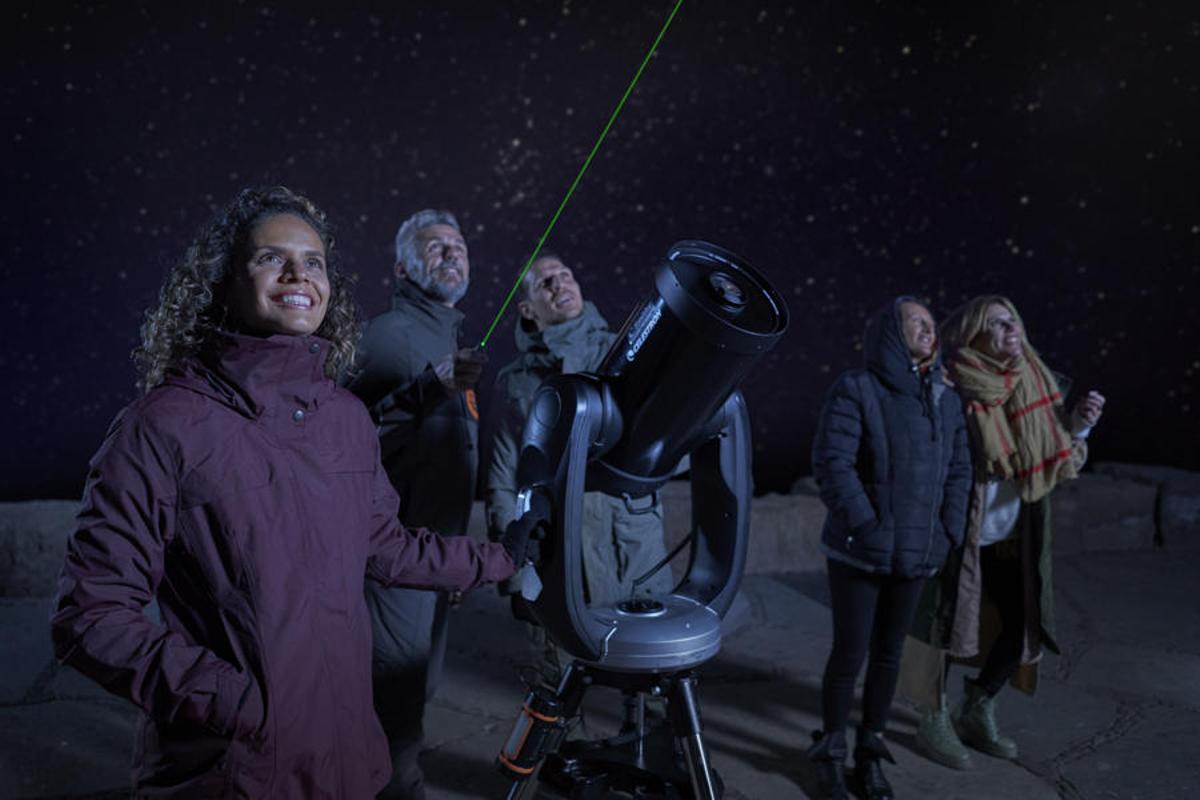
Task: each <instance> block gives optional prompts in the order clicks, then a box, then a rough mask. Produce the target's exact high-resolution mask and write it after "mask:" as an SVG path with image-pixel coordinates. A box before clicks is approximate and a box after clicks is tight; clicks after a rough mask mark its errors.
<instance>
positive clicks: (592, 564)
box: [485, 302, 673, 604]
mask: <svg viewBox="0 0 1200 800" xmlns="http://www.w3.org/2000/svg"><path fill="white" fill-rule="evenodd" d="M614 339H616V334H614V333H613V332H612V331H610V330H609V329H608V323H607V322H606V321H605V319H604V317H602V316H601V315H600V312H599V311H597V310H596V307H595V306H594V305H592V304H591V303H588V302H585V303H584V304H583V313H582V314H580V315H579V316H578V317H576V318H575V319H573V320H568V321H567V322H563V323H561V324H558V325H552V326H550V327H548V328H546V329H545V330H543V331H538V330H535V329H534V328H533V326H532V324H531V323H529V322H528V321H526V320H523V319H522V320H520V321H519V322H518V323H517V330H516V340H517V350H518V351H519V353H520V355H518V356H517V358H516V359H514V360H513V361H512V362H511V363H509V364H507V365H506V366H505V367H504V368H503V369H502V370H501V371H500V374H499V375H498V376H497V378H496V391H495V393H494V395H493V396H494V397H495V398H496V399H495V403H496V405H497V406H498V414H497V422H496V433H495V438H494V440H493V442H492V454H491V461H490V463H489V466H488V471H487V484H486V489H485V499H486V500H487V519H488V532H489V535H491V536H492V537H493V538H495V537H498V536H499V535H500V534H501V533H502V532H503V531H504V529H505V527H506V526H507V525H508V523H509V522H510V521H511V520H512V519H513V517H514V509H515V505H516V475H517V458H518V455H519V450H520V446H521V435H522V433H523V431H524V429H525V419H526V417H527V416H528V415H529V407H530V404H531V403H532V402H533V395H534V394H535V393H536V392H537V390H538V387H539V386H541V384H542V381H544V380H545V379H546V378H549V377H550V376H552V375H558V374H569V373H575V372H589V371H594V370H595V369H597V368H598V367H599V366H600V362H601V360H602V359H603V358H604V355H605V353H607V352H608V348H609V346H610V345H611V344H612V343H613V340H614ZM635 502H636V503H637V505H638V508H639V510H641V508H642V507H645V506H647V505H648V504H649V503H650V501H649V500H639V501H635ZM583 520H584V521H583V564H584V576H585V583H586V586H587V590H588V600H589V602H591V603H604V604H607V603H610V602H614V601H616V600H619V599H624V598H625V597H628V596H629V595H630V594H631V593H632V592H633V588H632V582H633V579H634V578H637V577H639V576H640V575H642V574H643V573H645V572H646V571H647V570H649V569H650V568H651V567H653V566H654V565H655V564H656V563H657V562H658V561H659V560H660V559H661V558H662V557H663V556H664V555H665V553H666V551H665V548H664V546H663V526H662V507H661V505H658V504H655V505H654V506H653V508H649V509H648V510H647V511H646V513H640V514H633V513H630V511H629V510H628V509H627V508H626V506H625V502H624V501H623V500H621V499H620V498H615V497H610V496H608V495H605V494H602V493H600V492H588V493H586V494H585V495H584V517H583ZM672 586H673V582H672V580H671V576H670V570H669V569H668V568H664V569H663V570H661V571H660V572H658V573H657V574H656V575H655V576H654V578H653V579H651V580H650V581H647V582H646V584H644V585H642V586H641V587H639V590H638V593H642V594H646V593H660V592H667V591H670V590H671V588H672Z"/></svg>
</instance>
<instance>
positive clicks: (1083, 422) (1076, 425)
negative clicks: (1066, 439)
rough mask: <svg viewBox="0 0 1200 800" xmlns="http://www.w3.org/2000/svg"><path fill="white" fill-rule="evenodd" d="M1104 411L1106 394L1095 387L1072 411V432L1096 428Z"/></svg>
mask: <svg viewBox="0 0 1200 800" xmlns="http://www.w3.org/2000/svg"><path fill="white" fill-rule="evenodd" d="M1103 413H1104V395H1102V394H1100V393H1099V392H1097V391H1095V390H1094V389H1093V390H1092V391H1090V392H1088V393H1087V396H1085V397H1084V398H1083V399H1082V400H1080V401H1079V402H1078V403H1076V404H1075V408H1074V409H1073V410H1072V411H1071V433H1080V432H1081V431H1084V430H1087V429H1089V428H1094V427H1095V426H1096V423H1098V422H1099V421H1100V416H1101V415H1102V414H1103Z"/></svg>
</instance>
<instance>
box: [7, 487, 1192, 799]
mask: <svg viewBox="0 0 1200 800" xmlns="http://www.w3.org/2000/svg"><path fill="white" fill-rule="evenodd" d="M685 490H686V486H676V485H672V487H671V489H670V491H669V492H668V493H667V502H668V504H669V508H670V512H669V513H670V521H669V524H670V525H671V528H672V531H673V535H678V529H679V525H680V520H681V519H683V516H684V514H685V513H686V491H685ZM1054 511H1055V522H1056V524H1055V534H1056V546H1055V549H1056V556H1057V557H1056V561H1055V570H1056V573H1055V587H1056V595H1057V597H1056V601H1057V608H1058V614H1059V634H1060V641H1061V644H1062V646H1063V656H1062V657H1061V658H1055V657H1052V656H1051V657H1048V659H1047V661H1046V663H1045V665H1044V669H1043V681H1042V686H1041V689H1040V691H1039V693H1038V694H1037V696H1036V697H1033V698H1029V697H1026V696H1024V695H1019V694H1017V693H1011V692H1010V693H1006V694H1005V695H1002V697H1001V703H1000V715H1001V721H1002V723H1003V724H1004V727H1005V729H1006V731H1007V732H1008V733H1010V734H1011V735H1012V736H1014V737H1015V738H1016V739H1017V741H1018V743H1019V744H1020V747H1021V757H1020V759H1019V760H1018V761H1017V762H1004V761H999V760H996V759H992V758H988V757H987V756H984V755H982V754H979V755H977V756H976V757H975V762H976V766H975V769H973V770H971V771H969V772H954V771H951V770H948V769H945V768H943V767H940V766H937V765H935V764H932V763H930V762H928V761H926V760H925V759H923V758H921V757H920V756H919V755H917V754H916V753H915V752H914V751H913V749H912V736H913V732H914V730H915V725H916V714H915V712H914V711H913V710H912V709H910V708H906V707H903V706H898V707H897V708H896V710H895V713H894V718H893V721H892V724H891V726H890V728H889V731H888V737H889V739H890V740H891V742H892V744H893V747H892V749H893V752H894V753H895V755H896V758H897V762H898V763H897V764H896V765H895V766H893V767H891V768H890V769H889V771H888V774H889V775H890V776H891V777H892V780H893V783H894V784H895V787H896V790H897V796H898V797H900V798H918V797H919V798H949V799H956V798H963V799H964V800H965V799H966V798H972V799H973V800H974V799H980V800H987V799H989V798H996V799H997V800H999V798H1005V800H1008V798H1023V800H1040V798H1046V799H1047V800H1050V798H1071V799H1076V798H1086V799H1087V800H1101V799H1104V798H1123V799H1124V798H1128V800H1160V799H1161V800H1166V799H1167V798H1171V799H1172V800H1174V798H1185V797H1200V766H1197V764H1196V761H1197V759H1196V754H1197V753H1200V600H1198V599H1197V592H1196V586H1197V583H1198V579H1200V476H1197V475H1195V474H1189V473H1183V472H1180V471H1177V470H1166V469H1160V468H1149V467H1131V466H1128V465H1115V464H1110V465H1103V464H1102V465H1098V466H1097V468H1096V470H1095V472H1093V473H1089V474H1088V475H1085V476H1083V477H1082V478H1080V480H1078V481H1076V482H1075V483H1073V484H1070V485H1068V486H1066V487H1064V488H1063V489H1061V490H1060V491H1059V492H1057V493H1056V498H1055V509H1054ZM72 513H73V504H71V503H53V502H48V503H39V504H28V503H20V504H8V505H6V506H0V587H3V591H2V592H0V594H2V596H0V649H2V653H0V664H2V666H0V797H5V798H31V799H32V798H39V799H41V800H49V798H62V799H64V800H65V799H66V798H72V800H83V799H84V798H91V799H92V800H97V799H99V798H117V797H125V796H127V795H128V789H127V785H128V762H129V753H130V744H131V741H132V736H133V724H134V715H133V713H132V712H131V710H130V709H129V707H128V706H127V704H125V703H123V702H122V701H119V700H116V699H114V698H110V697H108V696H106V695H104V694H103V693H101V692H100V691H98V690H97V689H96V688H95V687H94V686H93V685H92V684H91V683H90V682H88V681H86V680H84V679H83V678H81V677H80V676H79V675H77V674H75V673H74V672H73V671H71V670H68V669H62V668H59V667H57V666H56V665H55V664H54V663H53V660H52V658H51V655H50V646H49V640H48V634H47V630H46V619H47V616H48V614H49V607H50V599H49V595H50V594H51V592H52V591H53V576H54V573H55V571H56V570H57V562H58V561H59V560H60V559H61V552H62V543H63V541H64V540H65V536H66V534H67V532H69V530H70V517H71V515H72ZM822 517H823V510H822V509H821V506H820V502H819V500H817V498H816V497H815V496H814V495H813V493H812V491H811V485H810V484H808V483H806V482H803V481H802V482H801V483H800V484H798V485H797V487H796V489H795V490H794V491H793V493H792V494H790V495H786V496H769V497H764V498H759V499H757V500H755V503H754V520H753V544H752V552H751V558H750V563H749V567H748V572H749V574H748V575H747V577H746V579H745V581H744V583H743V591H742V594H741V598H740V599H739V602H738V603H737V604H736V605H735V607H734V609H733V611H732V612H731V613H730V616H729V617H728V618H727V625H726V628H727V630H726V634H725V639H724V643H723V649H722V652H721V654H720V655H718V656H717V657H716V658H715V659H714V660H713V661H711V662H709V663H708V664H707V665H705V667H704V668H703V669H702V671H701V685H700V700H701V703H702V708H703V713H704V721H705V728H706V738H707V742H708V745H709V747H710V749H711V753H712V761H713V763H714V765H715V766H716V768H717V769H718V771H719V772H720V773H721V775H722V776H723V778H724V781H725V784H726V786H727V791H726V795H725V796H726V797H728V798H731V799H740V798H763V799H764V800H767V799H772V798H777V797H803V796H811V792H812V789H813V780H812V772H811V768H810V766H809V764H808V763H807V762H806V761H805V760H804V759H803V758H802V756H801V754H802V752H803V748H804V746H805V743H806V741H807V737H808V732H809V731H810V730H812V729H813V728H815V727H817V726H818V713H819V685H820V672H821V669H822V667H823V664H824V659H825V657H826V655H827V653H828V650H829V645H830V642H829V637H830V630H829V629H830V625H829V610H828V606H827V596H826V595H827V592H826V589H825V581H824V575H823V573H822V572H821V569H822V566H823V562H822V559H821V558H820V555H819V550H818V549H817V534H818V533H819V529H820V524H821V519H822ZM452 625H453V633H452V637H451V648H450V653H449V655H448V662H447V672H446V678H445V681H444V684H443V687H442V689H441V691H440V693H439V696H438V698H437V699H436V700H435V702H434V704H433V707H432V708H431V710H430V713H429V719H428V725H427V728H428V731H427V751H426V752H425V754H424V763H425V767H426V773H427V776H428V781H429V786H430V797H431V798H432V800H438V798H443V799H445V800H460V799H465V798H484V797H501V796H503V795H504V792H505V790H506V784H505V782H504V781H503V780H502V779H501V778H500V777H499V776H498V775H497V774H496V773H495V771H494V769H493V767H492V761H493V759H494V757H495V754H496V752H497V750H498V749H499V747H500V746H501V744H502V742H503V740H504V738H505V736H506V735H507V733H508V731H509V728H510V727H511V725H512V721H513V718H514V716H515V714H516V711H517V708H518V706H519V704H520V701H521V699H522V696H523V691H522V687H521V684H520V682H519V680H518V679H517V677H516V671H517V667H518V665H519V664H520V663H522V662H523V661H524V660H525V650H524V645H523V642H524V637H523V635H522V632H521V630H520V628H519V627H518V626H517V623H515V622H513V621H512V620H511V619H510V618H509V615H508V611H507V607H506V605H505V604H504V603H501V602H500V601H499V600H498V599H497V598H496V596H495V595H494V594H493V593H492V592H491V591H479V592H476V593H474V594H473V595H471V596H470V597H468V599H467V602H466V603H465V604H464V605H463V606H462V607H461V608H460V609H458V610H457V611H456V612H455V613H454V617H453V622H452ZM954 683H957V681H954ZM587 705H588V720H589V723H588V724H589V726H590V729H592V728H594V729H595V730H597V731H599V732H601V733H604V732H607V729H608V728H610V727H613V726H615V724H616V717H617V714H618V713H619V709H620V703H619V699H618V698H617V697H616V696H615V695H612V694H611V693H609V691H608V690H593V692H592V693H591V694H590V695H589V699H588V704H587Z"/></svg>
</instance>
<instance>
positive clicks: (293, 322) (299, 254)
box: [229, 214, 329, 336]
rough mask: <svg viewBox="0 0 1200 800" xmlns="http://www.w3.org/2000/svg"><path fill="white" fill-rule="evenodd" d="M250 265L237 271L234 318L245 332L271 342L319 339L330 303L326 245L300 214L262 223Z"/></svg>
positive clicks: (251, 250)
mask: <svg viewBox="0 0 1200 800" xmlns="http://www.w3.org/2000/svg"><path fill="white" fill-rule="evenodd" d="M247 253H248V255H247V258H246V261H245V263H242V264H238V265H236V266H235V267H234V276H233V282H232V285H231V287H230V293H229V314H230V316H231V317H232V318H233V320H234V321H235V322H236V323H237V326H238V328H239V329H240V330H244V331H246V332H248V333H254V334H259V335H263V336H270V335H271V334H276V333H283V334H288V335H291V336H302V335H305V334H309V333H315V332H316V330H317V329H318V328H320V327H321V322H322V321H324V319H325V310H326V308H327V307H328V303H329V276H328V274H327V273H326V264H325V245H324V243H322V241H321V237H320V235H319V234H318V233H317V232H316V231H315V230H313V227H312V226H311V225H309V224H308V223H307V222H305V221H304V220H302V219H301V218H300V217H297V216H296V215H294V214H275V215H273V216H270V217H266V218H265V219H262V220H259V221H258V223H257V224H256V225H255V226H254V228H253V229H252V230H251V231H250V238H249V246H248V247H247Z"/></svg>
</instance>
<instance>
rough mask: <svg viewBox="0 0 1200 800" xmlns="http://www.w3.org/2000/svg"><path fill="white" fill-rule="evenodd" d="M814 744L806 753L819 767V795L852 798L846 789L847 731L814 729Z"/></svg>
mask: <svg viewBox="0 0 1200 800" xmlns="http://www.w3.org/2000/svg"><path fill="white" fill-rule="evenodd" d="M812 737H813V744H812V747H810V748H808V752H807V753H805V755H806V756H808V760H809V761H811V762H813V764H814V765H815V766H816V768H817V796H818V797H820V798H822V800H850V794H849V792H847V791H846V773H845V770H844V769H843V768H842V765H843V764H845V762H846V732H845V731H836V732H834V733H822V732H821V731H813V734H812Z"/></svg>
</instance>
